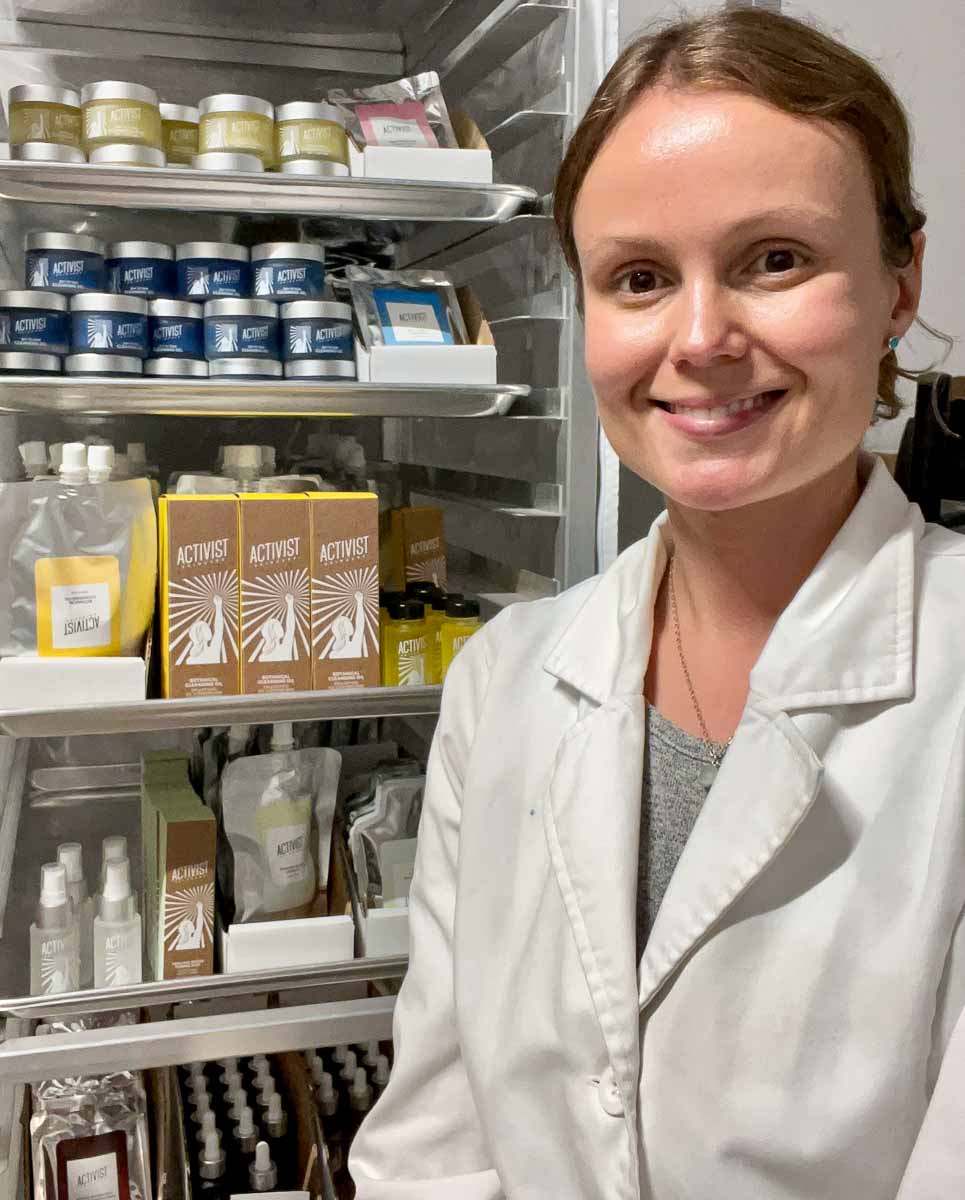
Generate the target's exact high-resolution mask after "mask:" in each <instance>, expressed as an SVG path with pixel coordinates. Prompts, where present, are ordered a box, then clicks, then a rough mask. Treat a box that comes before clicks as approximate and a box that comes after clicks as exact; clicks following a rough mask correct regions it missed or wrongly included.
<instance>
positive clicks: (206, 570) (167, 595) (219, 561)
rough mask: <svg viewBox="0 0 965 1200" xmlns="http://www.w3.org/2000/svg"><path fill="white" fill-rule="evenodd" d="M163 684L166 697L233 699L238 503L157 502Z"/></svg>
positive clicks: (212, 499) (225, 499)
mask: <svg viewBox="0 0 965 1200" xmlns="http://www.w3.org/2000/svg"><path fill="white" fill-rule="evenodd" d="M159 518H160V558H161V564H160V591H161V682H162V692H163V695H165V696H174V697H185V698H193V697H197V696H237V695H238V693H239V690H240V686H241V680H240V675H239V667H238V501H237V500H236V499H235V498H234V496H162V497H161V499H160V503H159Z"/></svg>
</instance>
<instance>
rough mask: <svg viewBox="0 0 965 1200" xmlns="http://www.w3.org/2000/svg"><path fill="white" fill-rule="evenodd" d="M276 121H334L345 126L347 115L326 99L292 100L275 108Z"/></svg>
mask: <svg viewBox="0 0 965 1200" xmlns="http://www.w3.org/2000/svg"><path fill="white" fill-rule="evenodd" d="M275 120H276V121H333V122H334V123H335V124H336V125H341V126H342V128H343V129H344V128H345V115H344V113H341V112H339V110H338V109H337V108H336V107H335V105H334V104H326V103H325V101H324V100H292V101H291V103H289V104H280V105H278V106H277V107H276V108H275Z"/></svg>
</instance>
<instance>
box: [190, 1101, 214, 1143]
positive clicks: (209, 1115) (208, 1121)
mask: <svg viewBox="0 0 965 1200" xmlns="http://www.w3.org/2000/svg"><path fill="white" fill-rule="evenodd" d="M217 1131H218V1114H217V1113H216V1112H215V1111H214V1109H213V1108H207V1109H205V1111H204V1112H203V1113H202V1114H201V1126H200V1128H199V1129H198V1132H197V1133H196V1134H195V1135H194V1136H195V1137H196V1138H197V1139H198V1141H199V1142H200V1144H201V1145H202V1146H203V1145H204V1144H205V1143H206V1142H207V1140H208V1134H209V1133H217Z"/></svg>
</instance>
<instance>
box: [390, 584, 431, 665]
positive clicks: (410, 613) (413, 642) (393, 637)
mask: <svg viewBox="0 0 965 1200" xmlns="http://www.w3.org/2000/svg"><path fill="white" fill-rule="evenodd" d="M388 609H389V620H388V622H387V623H386V626H385V637H384V639H383V642H382V683H383V686H385V687H416V686H418V685H419V684H423V683H428V681H429V636H428V632H427V629H426V622H425V605H424V604H422V603H421V602H420V601H418V600H390V601H389V605H388Z"/></svg>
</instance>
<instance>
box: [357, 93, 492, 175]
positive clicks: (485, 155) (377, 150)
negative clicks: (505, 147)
mask: <svg viewBox="0 0 965 1200" xmlns="http://www.w3.org/2000/svg"><path fill="white" fill-rule="evenodd" d="M450 118H451V120H452V127H453V132H454V133H455V135H456V140H457V141H458V143H459V148H458V149H451V148H449V147H440V146H437V147H431V148H429V147H419V146H365V147H363V148H362V150H358V149H356V147H355V143H354V142H353V141H352V140H351V139H349V166H350V170H351V172H352V174H353V175H356V176H363V177H364V178H366V179H403V180H407V181H409V182H414V181H419V182H422V183H476V184H483V185H485V184H489V183H492V181H493V156H492V151H491V150H490V149H489V146H488V145H487V143H486V139H485V138H484V137H483V135H482V133H481V132H480V130H479V128H478V126H477V125H476V123H475V122H474V121H473V119H472V118H471V117H470V116H468V115H467V114H466V113H462V112H459V111H457V110H452V112H451V113H450Z"/></svg>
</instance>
